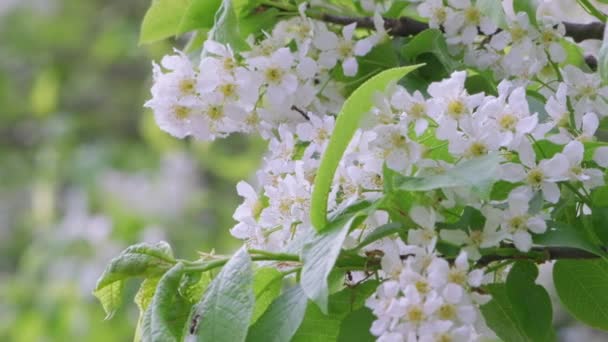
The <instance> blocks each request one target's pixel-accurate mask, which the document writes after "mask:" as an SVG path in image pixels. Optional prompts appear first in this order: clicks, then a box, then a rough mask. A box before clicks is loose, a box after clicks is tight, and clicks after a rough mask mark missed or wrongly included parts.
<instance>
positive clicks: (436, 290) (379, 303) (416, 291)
mask: <svg viewBox="0 0 608 342" xmlns="http://www.w3.org/2000/svg"><path fill="white" fill-rule="evenodd" d="M384 247H385V248H384V256H383V258H382V271H383V273H384V276H385V280H384V281H383V282H382V283H381V284H380V285H379V286H378V289H377V290H376V293H375V294H374V295H373V296H372V297H370V298H369V299H368V300H367V302H366V305H367V306H368V307H369V308H370V309H372V311H373V313H374V315H375V316H376V317H377V319H376V320H375V321H374V323H373V324H372V326H371V332H372V334H374V335H375V336H377V337H378V341H382V342H398V341H421V342H432V341H463V342H464V341H474V340H477V339H478V338H479V337H481V336H483V337H486V338H493V337H495V336H494V334H493V333H492V331H491V330H490V329H489V328H487V326H486V325H485V321H484V319H483V316H482V315H481V313H480V312H479V305H481V304H484V303H486V302H487V301H488V300H489V299H490V297H489V296H488V295H485V294H481V293H478V292H476V291H477V289H478V288H479V287H480V286H481V285H482V282H483V280H484V274H483V271H482V270H479V269H477V270H471V269H470V267H469V263H468V261H467V255H466V252H462V253H461V254H460V255H458V257H457V258H456V259H455V260H454V262H453V263H452V264H450V263H449V262H448V261H447V260H446V259H444V258H441V257H439V256H437V255H436V254H433V253H428V252H427V251H426V250H424V249H421V248H415V247H414V248H412V246H406V245H403V243H402V242H401V241H400V240H391V239H385V241H384ZM404 254H405V255H408V256H407V257H406V258H405V259H404V260H402V259H403V257H402V256H403V255H404Z"/></svg>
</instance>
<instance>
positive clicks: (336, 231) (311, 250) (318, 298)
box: [301, 215, 357, 313]
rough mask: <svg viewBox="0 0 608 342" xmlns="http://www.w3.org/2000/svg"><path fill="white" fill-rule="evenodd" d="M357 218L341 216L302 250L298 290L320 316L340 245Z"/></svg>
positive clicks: (340, 248) (325, 303)
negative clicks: (308, 299) (313, 304)
mask: <svg viewBox="0 0 608 342" xmlns="http://www.w3.org/2000/svg"><path fill="white" fill-rule="evenodd" d="M356 218H357V216H356V215H355V216H353V215H344V216H342V217H340V218H338V219H336V220H335V221H332V222H330V223H329V224H328V225H327V227H326V228H325V229H324V230H323V231H322V232H319V233H317V234H316V235H315V236H314V237H313V239H311V240H310V241H309V242H307V243H306V244H305V245H304V247H303V249H302V260H303V261H304V266H303V267H302V280H301V284H302V289H303V290H304V293H306V295H307V296H308V297H309V298H310V299H311V300H312V301H314V302H315V303H316V304H317V305H318V306H319V308H320V309H321V311H322V312H323V313H327V296H328V294H329V288H328V284H327V278H328V277H329V274H330V273H331V271H332V269H333V267H334V264H335V262H336V259H337V258H338V255H339V254H340V251H341V250H342V244H343V243H344V239H345V238H346V236H347V234H348V232H349V231H350V229H351V228H352V224H353V221H355V219H356Z"/></svg>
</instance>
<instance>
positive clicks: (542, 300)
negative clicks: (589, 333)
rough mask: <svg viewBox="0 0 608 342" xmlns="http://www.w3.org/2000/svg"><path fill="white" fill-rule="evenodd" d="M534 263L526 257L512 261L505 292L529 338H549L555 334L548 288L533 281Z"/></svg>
mask: <svg viewBox="0 0 608 342" xmlns="http://www.w3.org/2000/svg"><path fill="white" fill-rule="evenodd" d="M537 276H538V268H537V267H536V264H534V263H533V262H531V261H527V260H520V261H517V262H516V263H515V265H514V266H513V268H511V271H509V275H508V277H507V283H506V287H507V295H508V297H509V300H510V301H511V305H512V307H513V313H514V314H515V317H516V319H517V321H518V322H519V326H520V327H521V328H522V330H523V331H524V332H525V334H526V336H528V337H529V339H530V340H531V341H538V342H541V341H550V340H551V338H552V337H553V336H554V335H555V332H554V331H553V327H552V325H551V323H552V320H553V311H552V308H551V299H550V298H549V294H548V293H547V291H546V290H545V289H544V288H543V287H542V286H540V285H537V284H535V283H534V281H535V280H536V277H537Z"/></svg>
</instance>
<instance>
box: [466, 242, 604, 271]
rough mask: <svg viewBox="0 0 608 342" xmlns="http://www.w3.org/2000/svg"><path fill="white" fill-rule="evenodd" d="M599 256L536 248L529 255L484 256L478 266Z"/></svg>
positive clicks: (561, 249) (549, 248) (567, 250)
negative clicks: (507, 261)
mask: <svg viewBox="0 0 608 342" xmlns="http://www.w3.org/2000/svg"><path fill="white" fill-rule="evenodd" d="M597 258H599V256H598V255H595V254H593V253H590V252H587V251H584V250H581V249H576V248H568V247H535V248H532V250H530V252H527V253H523V252H521V253H519V252H518V253H515V254H513V255H496V254H491V255H484V256H482V257H481V259H479V260H477V266H485V265H488V264H489V263H491V262H493V261H502V260H532V261H537V262H545V261H549V260H559V259H597Z"/></svg>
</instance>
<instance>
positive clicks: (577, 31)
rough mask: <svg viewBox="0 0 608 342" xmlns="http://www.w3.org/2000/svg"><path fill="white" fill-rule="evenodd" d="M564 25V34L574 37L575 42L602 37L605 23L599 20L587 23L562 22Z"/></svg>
mask: <svg viewBox="0 0 608 342" xmlns="http://www.w3.org/2000/svg"><path fill="white" fill-rule="evenodd" d="M564 26H565V27H566V36H568V37H571V38H572V39H574V41H575V42H582V41H583V40H587V39H600V40H601V39H603V37H604V29H605V28H606V24H604V23H600V22H592V23H588V24H578V23H569V22H564Z"/></svg>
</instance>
